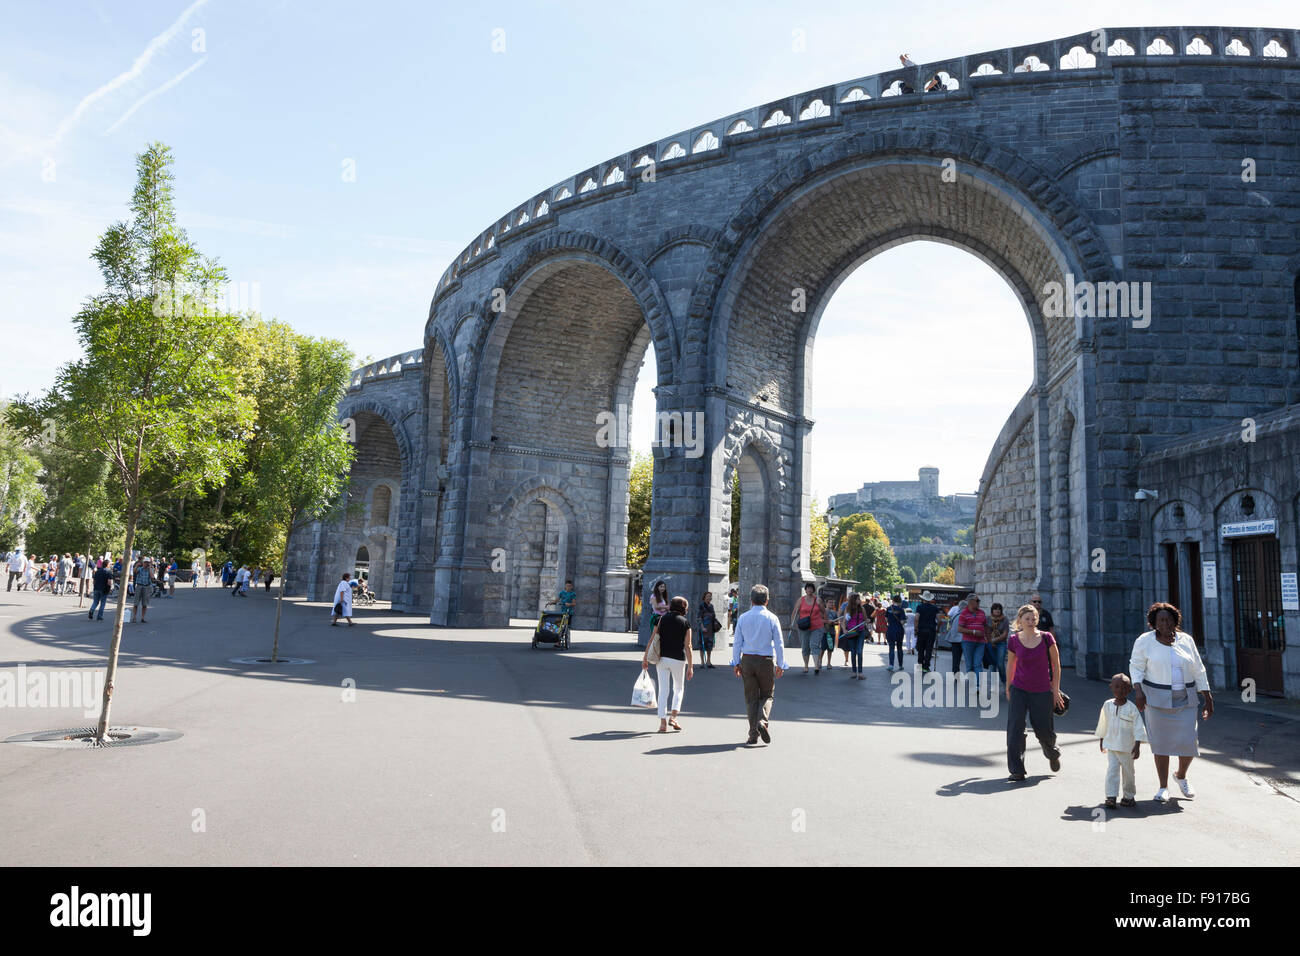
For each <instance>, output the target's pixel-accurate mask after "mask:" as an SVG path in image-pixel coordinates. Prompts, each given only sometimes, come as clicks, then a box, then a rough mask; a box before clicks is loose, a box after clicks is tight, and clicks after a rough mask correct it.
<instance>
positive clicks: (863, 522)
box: [834, 512, 889, 577]
mask: <svg viewBox="0 0 1300 956" xmlns="http://www.w3.org/2000/svg"><path fill="white" fill-rule="evenodd" d="M871 540H875V541H880V542H882V543H883V544H884V546H885V547H886V548H887V549H888V548H889V536H888V535H887V534H885V529H884V528H882V527H880V523H879V522H878V521H876V519H875V518H874V517H873V516H872V515H871V514H869V513H867V512H859V513H858V514H852V515H849V516H848V517H847V518H842V519H840V523H839V524H838V525H836V526H835V535H834V545H835V562H836V565H837V566H838V567H842V568H856V567H857V566H858V564H859V562H860V560H861V558H862V555H863V553H864V552H865V549H866V546H867V542H868V541H871ZM856 576H857V575H856V574H855V575H854V577H856Z"/></svg>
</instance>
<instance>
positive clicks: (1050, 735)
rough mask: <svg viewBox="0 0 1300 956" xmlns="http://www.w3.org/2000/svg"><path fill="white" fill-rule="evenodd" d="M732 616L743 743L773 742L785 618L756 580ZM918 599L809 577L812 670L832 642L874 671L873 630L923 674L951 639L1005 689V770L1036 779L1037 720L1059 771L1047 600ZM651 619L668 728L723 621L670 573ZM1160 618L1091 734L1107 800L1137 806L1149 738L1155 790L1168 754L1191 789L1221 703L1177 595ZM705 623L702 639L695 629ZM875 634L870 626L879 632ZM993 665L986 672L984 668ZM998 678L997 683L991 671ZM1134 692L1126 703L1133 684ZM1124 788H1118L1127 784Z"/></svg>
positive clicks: (1157, 613)
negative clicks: (1201, 733)
mask: <svg viewBox="0 0 1300 956" xmlns="http://www.w3.org/2000/svg"><path fill="white" fill-rule="evenodd" d="M728 598H729V599H728V605H727V615H728V619H729V625H730V629H731V632H732V654H731V667H732V670H733V672H734V673H735V675H736V677H737V678H739V679H740V680H741V681H742V682H743V684H744V689H745V704H746V714H747V720H748V723H749V734H748V737H747V739H746V744H747V745H752V744H756V743H757V742H758V741H759V739H762V741H763V742H764V743H771V725H770V724H771V711H772V700H773V696H774V688H775V682H776V680H777V679H778V678H780V677H781V676H782V675H783V674H784V673H785V671H786V669H787V666H786V660H785V640H784V633H783V630H782V626H781V622H780V621H779V620H778V619H777V617H776V615H775V614H773V613H772V612H771V611H770V610H769V609H768V607H767V604H768V598H769V593H768V589H767V588H766V587H764V586H762V585H756V586H755V587H754V588H753V590H752V591H751V593H750V608H749V610H747V611H746V612H745V613H744V614H738V613H737V612H736V608H735V603H736V589H735V588H732V589H731V592H730V594H729V596H728ZM920 598H921V600H920V602H919V603H918V604H917V606H916V607H915V608H914V609H911V608H909V607H908V606H907V605H906V604H905V603H904V601H903V598H902V595H899V594H895V595H891V596H888V599H887V602H886V601H884V600H882V599H881V596H880V595H874V594H872V595H864V594H860V593H856V592H851V593H849V594H847V595H846V596H845V597H844V599H843V600H842V601H840V602H838V603H836V602H835V601H833V600H832V601H828V600H827V599H826V598H825V597H823V596H821V595H819V594H818V592H817V588H816V586H815V585H813V584H811V583H810V584H807V585H805V586H804V592H803V594H802V595H800V596H799V599H798V600H797V602H796V603H795V608H794V610H793V612H792V613H791V616H790V623H789V627H790V629H791V631H795V632H797V633H798V634H799V641H798V645H799V647H800V650H801V652H802V656H803V663H804V673H805V674H807V673H808V672H809V665H810V663H811V665H812V673H813V674H820V673H821V667H822V664H823V660H824V662H825V666H826V668H827V669H828V670H829V669H830V668H831V667H833V666H834V661H833V657H834V652H835V650H837V649H838V650H840V651H841V652H842V653H843V655H844V665H845V666H846V667H847V668H848V672H849V679H850V680H865V679H866V678H865V675H864V674H863V666H862V654H863V646H864V644H865V643H867V642H868V641H872V642H875V643H880V642H881V641H882V640H883V642H884V643H886V644H888V645H889V653H888V663H887V669H888V670H889V671H890V672H891V673H892V672H894V671H898V670H902V669H903V668H904V663H903V662H904V653H915V654H916V656H917V661H916V668H917V669H918V670H919V671H920V672H921V674H922V675H924V674H927V673H930V671H931V670H932V669H933V665H934V651H935V648H936V645H937V644H938V643H939V640H940V636H941V632H942V637H943V638H944V639H946V641H947V642H948V645H949V648H950V650H951V654H952V664H951V672H952V673H953V674H964V675H965V676H966V679H967V680H970V679H974V680H975V681H982V682H983V684H984V686H985V687H989V686H992V687H995V688H996V687H998V686H1003V687H1005V690H1004V691H1003V693H1004V694H1005V697H1006V700H1007V705H1008V706H1007V728H1006V742H1007V770H1008V781H1009V782H1011V783H1018V782H1022V781H1024V780H1025V779H1026V778H1027V771H1026V767H1025V751H1026V744H1027V741H1028V735H1027V732H1026V726H1027V725H1028V728H1029V729H1032V731H1033V733H1034V736H1035V738H1036V739H1037V741H1038V745H1039V747H1040V748H1041V750H1042V753H1043V756H1044V757H1045V758H1046V759H1047V762H1048V766H1049V767H1050V769H1051V770H1052V772H1053V773H1056V772H1057V771H1059V770H1060V769H1061V750H1060V748H1059V747H1058V746H1057V734H1056V726H1055V720H1056V718H1058V717H1061V716H1063V715H1064V714H1066V713H1067V712H1068V710H1069V706H1070V698H1069V695H1067V694H1066V693H1065V692H1064V691H1062V689H1061V656H1060V648H1059V642H1058V637H1057V635H1056V634H1054V633H1053V630H1054V622H1053V620H1052V616H1051V614H1050V612H1048V611H1047V610H1045V609H1044V608H1043V599H1042V596H1041V595H1039V594H1034V595H1033V597H1032V598H1031V599H1030V601H1029V603H1027V604H1024V605H1022V606H1021V607H1020V608H1019V609H1018V610H1017V611H1016V614H1015V617H1014V619H1012V618H1008V617H1007V615H1006V614H1005V612H1004V609H1003V607H1002V605H1001V604H1000V603H998V602H994V603H993V604H991V605H990V607H989V611H988V612H987V613H986V612H985V611H984V610H983V609H982V608H981V607H980V604H981V599H980V597H979V595H977V594H970V595H968V596H967V597H966V598H965V599H964V600H962V601H959V602H957V603H955V604H953V605H952V606H950V607H947V608H943V607H941V606H940V605H939V604H938V603H936V601H935V596H934V595H933V594H932V593H931V592H930V591H928V590H927V591H923V592H922V593H921V595H920ZM650 606H651V621H652V624H653V630H652V635H651V640H650V641H649V642H648V643H647V646H646V649H645V653H644V654H643V655H642V660H641V666H642V668H643V669H644V670H649V668H650V667H651V666H653V667H655V668H656V672H657V676H658V685H659V691H658V694H657V704H658V716H659V732H660V733H667V732H668V730H669V728H671V729H673V730H678V731H680V730H681V729H682V725H681V722H680V721H679V719H678V718H679V716H680V713H681V708H682V703H683V700H684V696H685V693H684V692H685V683H686V682H687V681H689V680H691V679H692V678H693V677H694V662H693V658H694V653H695V652H697V651H698V652H699V654H700V665H699V666H701V667H705V668H709V667H712V666H713V663H712V652H713V649H714V643H715V636H716V634H717V633H718V632H719V631H721V630H722V624H721V621H720V619H719V617H718V615H717V612H716V610H715V608H714V606H713V603H712V594H711V593H710V592H705V593H704V595H703V596H702V599H701V601H700V604H699V607H698V608H697V610H696V617H695V625H696V626H698V632H697V631H696V627H695V626H693V625H692V620H691V616H690V602H689V601H688V600H687V599H686V598H685V597H683V596H680V595H678V596H675V597H669V595H668V588H667V584H666V583H665V582H663V581H659V582H656V584H655V586H654V588H653V590H652V592H651V599H650ZM1147 624H1148V625H1149V627H1150V630H1148V631H1146V632H1144V633H1143V634H1142V635H1141V636H1140V637H1138V639H1137V641H1136V642H1135V643H1134V645H1133V650H1132V655H1131V658H1130V661H1129V673H1127V674H1124V673H1120V674H1116V675H1114V676H1113V677H1112V678H1111V681H1110V691H1111V694H1112V699H1111V700H1108V701H1107V702H1106V703H1105V704H1104V705H1103V706H1102V709H1101V713H1100V715H1099V718H1098V723H1097V727H1096V730H1095V731H1094V734H1095V736H1096V737H1097V738H1099V739H1098V744H1099V747H1100V750H1101V752H1102V753H1103V754H1104V755H1106V757H1107V770H1106V776H1105V784H1104V788H1105V805H1106V806H1107V807H1115V806H1116V805H1117V800H1118V805H1119V806H1125V807H1131V806H1133V805H1134V804H1135V798H1136V776H1135V770H1134V761H1135V760H1136V759H1138V758H1139V757H1140V755H1141V745H1142V744H1143V743H1146V744H1147V745H1148V747H1149V748H1150V749H1151V752H1152V756H1153V760H1154V763H1155V768H1156V776H1157V778H1158V780H1159V789H1158V790H1157V791H1156V794H1155V797H1154V799H1155V801H1156V802H1165V801H1167V800H1168V799H1169V777H1170V757H1173V756H1177V757H1178V767H1177V770H1176V771H1175V772H1174V773H1173V781H1174V783H1175V784H1176V785H1177V787H1178V789H1179V790H1180V791H1181V792H1182V794H1183V796H1184V797H1187V798H1190V797H1192V796H1194V794H1195V791H1194V789H1193V787H1192V785H1191V783H1190V781H1188V779H1187V771H1188V768H1189V767H1190V766H1191V763H1192V760H1193V759H1194V758H1195V757H1196V756H1197V755H1198V753H1199V751H1198V742H1197V734H1198V726H1199V721H1201V720H1208V719H1209V718H1210V716H1211V715H1212V714H1213V713H1214V698H1213V695H1212V693H1211V692H1210V684H1209V678H1208V675H1207V672H1206V669H1205V665H1204V663H1203V662H1202V661H1201V657H1200V652H1199V651H1198V649H1197V647H1196V642H1195V640H1194V639H1193V638H1192V637H1191V635H1189V634H1187V633H1185V632H1183V631H1182V630H1181V627H1182V616H1181V614H1180V613H1179V611H1178V609H1177V608H1176V607H1174V606H1173V605H1171V604H1166V603H1157V604H1153V605H1152V606H1151V608H1150V609H1149V611H1148V613H1147ZM697 633H698V637H697V636H696V635H697ZM873 634H874V636H872V635H873ZM985 674H987V675H988V676H987V677H984V676H982V675H985ZM994 674H996V675H997V683H996V684H994V683H993V675H994ZM1130 695H1131V696H1132V697H1133V700H1132V701H1129V699H1128V698H1129V696H1130ZM1121 788H1122V791H1123V797H1122V799H1119V798H1120V791H1121Z"/></svg>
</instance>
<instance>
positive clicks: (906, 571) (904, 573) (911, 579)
mask: <svg viewBox="0 0 1300 956" xmlns="http://www.w3.org/2000/svg"><path fill="white" fill-rule="evenodd" d="M898 574H899V576H900V577H901V578H902V579H903V583H904V584H915V583H916V582H917V581H918V580H919V579H918V578H917V576H916V572H915V571H913V570H912V567H911V565H907V564H905V565H903V566H902V567H901V568H899V569H898Z"/></svg>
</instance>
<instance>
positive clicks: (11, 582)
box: [5, 571, 23, 591]
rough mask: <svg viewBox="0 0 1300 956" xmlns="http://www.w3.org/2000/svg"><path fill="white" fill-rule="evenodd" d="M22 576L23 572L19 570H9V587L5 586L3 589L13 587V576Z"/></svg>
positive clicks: (8, 589) (7, 589)
mask: <svg viewBox="0 0 1300 956" xmlns="http://www.w3.org/2000/svg"><path fill="white" fill-rule="evenodd" d="M22 576H23V573H22V572H21V571H10V572H9V587H7V588H5V590H6V591H12V590H13V589H14V578H21V577H22Z"/></svg>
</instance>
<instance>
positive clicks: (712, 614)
mask: <svg viewBox="0 0 1300 956" xmlns="http://www.w3.org/2000/svg"><path fill="white" fill-rule="evenodd" d="M699 618H700V666H701V667H712V666H713V645H714V641H715V639H716V635H717V633H718V631H720V630H722V622H721V621H720V620H718V613H717V612H716V611H715V610H714V609H713V592H712V591H705V592H704V595H703V596H702V597H701V598H700V610H699Z"/></svg>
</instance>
